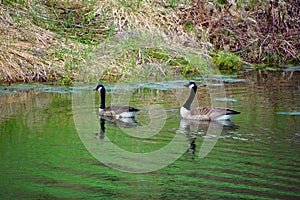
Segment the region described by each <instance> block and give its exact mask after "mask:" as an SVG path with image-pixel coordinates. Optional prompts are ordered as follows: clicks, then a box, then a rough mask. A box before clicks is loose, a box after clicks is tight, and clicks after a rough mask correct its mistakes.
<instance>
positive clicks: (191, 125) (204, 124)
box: [177, 119, 237, 154]
mask: <svg viewBox="0 0 300 200" xmlns="http://www.w3.org/2000/svg"><path fill="white" fill-rule="evenodd" d="M236 128H237V126H235V125H234V123H233V122H231V121H230V120H223V121H198V120H191V119H180V128H179V130H178V131H177V133H180V134H186V137H187V140H188V143H189V145H190V146H189V153H192V154H195V151H196V142H195V141H196V139H197V135H200V134H201V135H202V134H204V133H206V136H204V137H205V140H206V142H207V143H210V144H215V143H216V141H217V140H218V138H219V136H220V134H221V131H222V130H231V129H236ZM203 143H204V142H203Z"/></svg>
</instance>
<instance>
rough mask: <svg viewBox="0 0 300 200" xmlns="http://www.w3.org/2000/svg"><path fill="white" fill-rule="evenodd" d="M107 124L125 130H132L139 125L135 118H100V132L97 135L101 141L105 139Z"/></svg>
mask: <svg viewBox="0 0 300 200" xmlns="http://www.w3.org/2000/svg"><path fill="white" fill-rule="evenodd" d="M105 123H109V124H113V125H117V126H119V127H123V128H132V127H136V126H138V125H139V123H138V122H137V121H136V119H135V118H118V119H116V118H115V117H103V116H101V117H100V131H99V133H97V134H96V136H97V137H98V138H99V139H104V137H105Z"/></svg>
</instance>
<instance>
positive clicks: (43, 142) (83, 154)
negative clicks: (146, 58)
mask: <svg viewBox="0 0 300 200" xmlns="http://www.w3.org/2000/svg"><path fill="white" fill-rule="evenodd" d="M195 80H197V78H195ZM224 82H225V90H226V98H222V99H218V100H220V101H226V102H227V106H228V107H231V108H234V109H236V110H238V111H240V112H241V114H240V115H238V116H235V117H234V118H232V122H233V125H231V126H226V127H223V130H222V133H221V135H220V136H219V138H218V140H217V142H216V144H215V145H214V146H213V148H212V150H211V151H210V152H209V153H208V154H207V155H206V156H205V157H204V158H200V157H199V153H200V151H201V146H202V144H203V142H204V140H205V139H207V138H209V136H208V135H206V133H207V126H209V125H210V124H205V123H204V124H200V125H199V124H197V125H198V126H199V127H198V128H197V127H195V126H193V124H191V125H188V126H187V127H185V128H183V129H182V128H181V127H180V117H179V106H180V104H179V103H178V101H177V100H176V98H175V96H174V90H177V89H178V90H186V89H183V88H182V87H181V86H180V83H181V82H180V81H178V82H171V83H165V84H161V85H158V84H154V85H153V84H152V85H151V84H149V85H146V86H145V85H144V86H142V85H137V86H134V88H138V89H136V90H135V92H134V93H133V94H132V95H131V98H130V105H133V106H137V107H139V108H140V109H141V111H140V112H139V113H138V114H137V118H136V121H137V123H138V125H137V126H136V124H135V125H132V124H131V125H130V124H129V125H128V124H127V125H126V124H125V125H126V127H125V128H124V127H119V126H117V125H116V124H114V123H112V122H108V121H105V122H104V123H103V121H102V126H104V127H105V130H104V131H103V130H102V131H101V129H100V126H99V123H100V120H99V119H97V118H96V117H95V116H96V114H95V111H96V107H97V105H96V104H97V103H98V102H99V98H98V97H97V96H95V97H94V100H95V102H96V104H95V105H94V106H93V108H92V109H91V110H92V112H88V113H87V116H86V118H88V117H89V115H90V116H93V117H94V119H95V121H94V124H95V125H98V126H96V127H98V129H93V131H91V132H89V133H86V134H88V135H89V136H91V138H92V139H91V140H95V141H96V144H99V145H101V143H102V142H103V141H105V140H109V141H111V142H112V143H113V144H114V145H117V146H119V147H120V148H121V149H123V150H126V151H130V152H152V151H156V150H158V149H160V148H162V147H164V146H166V145H167V144H168V143H170V141H172V139H173V138H174V137H175V136H176V135H177V134H180V135H181V136H180V139H181V142H180V143H179V145H181V147H180V148H182V147H184V148H185V151H184V152H183V154H182V155H180V156H179V158H178V159H176V161H175V162H172V163H170V164H168V165H167V166H165V167H162V168H161V169H158V170H155V171H151V172H148V173H127V172H123V171H120V170H118V169H114V168H112V167H109V166H107V165H106V164H103V163H102V162H100V161H99V160H97V159H96V158H95V157H93V156H92V154H91V153H90V152H89V151H88V150H87V149H86V147H85V146H84V144H83V142H82V140H81V139H80V135H79V134H78V130H77V129H76V126H75V125H76V124H75V122H74V115H76V114H78V113H76V112H74V107H72V102H73V101H72V98H73V97H74V94H78V93H89V92H90V90H91V89H92V88H93V86H88V85H86V86H84V87H80V88H63V87H56V86H51V85H40V84H31V85H11V86H6V87H4V86H3V87H2V88H1V89H0V93H1V94H0V109H1V116H0V180H1V181H0V191H1V193H0V198H1V199H24V198H25V199H26V198H28V199H146V198H148V199H299V198H300V189H299V185H300V116H299V111H300V87H299V85H300V73H299V72H297V71H296V72H272V73H254V72H248V73H245V74H244V75H241V76H239V77H225V78H224ZM198 83H201V79H199V82H198ZM162 85H163V87H162ZM170 86H172V87H173V88H172V89H170V88H169V87H170ZM177 86H178V88H177ZM211 87H217V86H211ZM107 91H108V94H107V101H110V99H111V95H112V94H113V90H112V87H110V86H108V89H107ZM199 91H200V92H199V94H198V95H197V98H198V99H199V100H200V101H201V103H202V104H205V105H208V104H209V103H210V98H209V97H207V95H209V94H208V91H207V87H205V86H200V87H199ZM91 94H94V93H91ZM187 94H188V93H187ZM152 104H157V105H161V107H160V109H162V108H163V110H164V111H165V113H166V119H165V124H164V126H163V128H162V129H161V130H160V131H159V132H158V133H157V134H156V135H154V136H152V137H150V138H146V139H143V138H136V137H132V136H129V135H128V134H126V133H125V132H126V131H128V130H129V131H130V130H134V128H136V127H138V128H140V127H142V125H147V123H149V119H150V118H149V105H152ZM84 106H85V105H83V107H84ZM89 109H90V108H89ZM89 109H88V111H90V110H89ZM158 111H159V110H158ZM132 126H133V127H132ZM218 126H219V125H218ZM124 131H125V132H124ZM100 133H101V134H100ZM180 148H179V147H178V149H180ZM99 152H100V153H101V154H104V155H105V154H107V155H109V154H108V153H109V152H108V151H107V150H106V149H102V150H99ZM112 159H115V158H114V157H112ZM131 162H135V161H131ZM153 162H154V161H153ZM157 162H160V161H157ZM138 164H139V163H138Z"/></svg>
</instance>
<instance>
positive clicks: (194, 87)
mask: <svg viewBox="0 0 300 200" xmlns="http://www.w3.org/2000/svg"><path fill="white" fill-rule="evenodd" d="M184 86H185V87H188V88H190V89H193V90H194V91H196V90H197V84H196V83H195V82H193V81H191V82H189V83H188V84H186V85H184Z"/></svg>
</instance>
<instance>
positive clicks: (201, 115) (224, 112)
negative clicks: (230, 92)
mask: <svg viewBox="0 0 300 200" xmlns="http://www.w3.org/2000/svg"><path fill="white" fill-rule="evenodd" d="M185 86H186V87H189V88H190V89H191V93H190V96H189V98H188V99H187V100H186V102H185V104H183V106H182V107H181V109H180V115H181V117H182V118H183V119H194V120H201V121H217V120H229V119H230V118H231V117H232V116H233V115H237V114H240V112H238V111H234V110H231V109H229V108H219V107H210V106H205V107H198V108H195V109H192V110H191V104H192V102H193V100H194V98H195V95H196V92H197V85H196V83H195V82H190V83H189V84H187V85H185Z"/></svg>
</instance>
